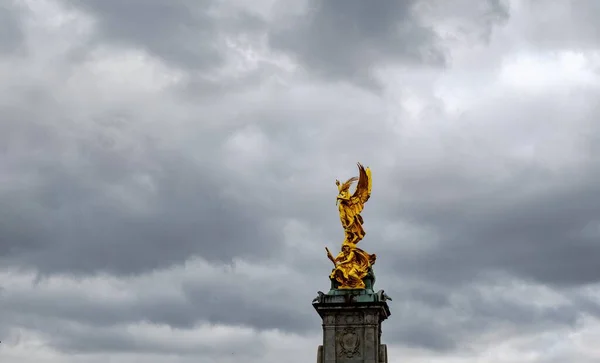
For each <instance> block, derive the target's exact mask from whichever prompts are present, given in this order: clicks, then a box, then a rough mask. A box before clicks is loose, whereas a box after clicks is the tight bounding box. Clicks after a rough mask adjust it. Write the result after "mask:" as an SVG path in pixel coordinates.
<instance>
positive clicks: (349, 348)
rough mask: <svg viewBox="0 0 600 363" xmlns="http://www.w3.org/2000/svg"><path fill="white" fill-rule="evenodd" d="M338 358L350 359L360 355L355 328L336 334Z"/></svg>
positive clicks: (358, 339) (358, 338)
mask: <svg viewBox="0 0 600 363" xmlns="http://www.w3.org/2000/svg"><path fill="white" fill-rule="evenodd" d="M337 338H338V339H337V340H338V344H339V347H340V350H339V353H338V355H339V356H340V357H343V356H345V357H346V358H352V357H355V356H357V355H359V354H360V337H359V335H358V333H357V332H356V329H355V328H345V329H344V330H342V331H341V332H339V333H338V336H337Z"/></svg>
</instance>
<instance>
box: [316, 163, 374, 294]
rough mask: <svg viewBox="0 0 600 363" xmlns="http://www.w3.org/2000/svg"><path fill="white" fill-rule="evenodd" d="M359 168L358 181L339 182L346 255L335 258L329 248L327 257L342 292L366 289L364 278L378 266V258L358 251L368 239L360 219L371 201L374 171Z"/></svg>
mask: <svg viewBox="0 0 600 363" xmlns="http://www.w3.org/2000/svg"><path fill="white" fill-rule="evenodd" d="M357 165H358V172H359V176H358V177H352V178H350V179H348V180H347V181H346V182H344V183H340V181H339V180H336V181H335V184H336V185H337V187H338V196H337V200H336V204H337V206H338V209H339V213H340V221H341V222H342V227H343V228H344V242H343V243H342V251H341V252H340V254H338V255H337V256H336V257H335V258H334V257H333V255H332V254H331V252H330V251H329V249H328V248H327V247H325V249H326V250H327V257H328V258H329V259H330V260H331V261H332V262H333V264H334V269H333V271H332V272H331V276H330V278H331V279H333V280H336V281H337V282H338V283H339V286H338V288H339V289H364V288H365V284H364V282H363V278H364V277H365V276H367V274H368V273H369V268H370V267H371V265H373V264H374V263H375V259H376V257H377V256H376V255H375V254H368V253H367V252H365V251H363V250H362V249H360V248H358V247H356V244H357V243H358V242H360V240H362V239H363V238H364V237H365V234H366V233H365V230H364V228H363V218H362V216H361V215H360V213H361V212H362V210H363V209H364V207H365V203H366V202H367V201H368V200H369V198H370V197H371V185H372V181H371V169H369V168H368V167H367V168H365V167H364V166H362V165H361V164H360V163H358V164H357ZM356 181H358V183H357V184H356V190H355V191H354V193H353V194H352V195H351V194H350V187H351V186H352V184H353V183H354V182H356Z"/></svg>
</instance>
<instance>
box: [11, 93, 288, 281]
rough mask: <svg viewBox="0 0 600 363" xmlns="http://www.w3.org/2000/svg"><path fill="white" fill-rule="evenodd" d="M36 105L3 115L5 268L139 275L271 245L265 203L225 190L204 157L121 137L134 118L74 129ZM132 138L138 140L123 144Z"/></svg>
mask: <svg viewBox="0 0 600 363" xmlns="http://www.w3.org/2000/svg"><path fill="white" fill-rule="evenodd" d="M38 106H39V108H38V109H36V110H29V111H16V110H9V109H6V108H5V109H4V112H3V114H4V117H5V119H4V121H3V123H2V126H1V127H0V128H1V129H2V130H3V131H4V132H3V133H2V134H3V135H5V136H6V137H7V139H6V140H5V143H3V144H4V145H5V147H8V148H7V151H6V152H5V155H4V156H3V165H4V166H6V167H7V168H8V169H7V170H5V171H6V172H8V171H10V172H11V175H13V176H14V177H15V179H14V180H15V181H14V182H13V183H10V182H7V183H5V188H3V190H2V192H1V193H0V200H1V203H2V205H3V206H4V207H3V208H2V211H1V212H0V215H1V216H2V218H0V261H2V263H3V264H6V265H11V266H15V267H24V268H35V269H37V270H38V271H40V272H42V273H50V272H69V271H70V272H73V273H92V272H96V271H100V270H103V271H109V272H112V273H118V274H120V273H140V272H143V271H147V270H151V269H154V268H159V267H164V266H168V265H171V264H176V263H180V262H182V261H185V260H186V259H187V258H189V257H190V256H193V255H197V256H202V257H203V258H206V259H208V260H219V261H223V262H226V261H231V259H232V258H233V257H234V256H246V257H255V258H266V257H268V256H269V253H272V252H273V251H276V250H277V241H278V239H279V238H278V235H277V232H276V230H275V229H272V228H271V226H270V225H269V223H270V222H269V217H267V215H268V214H270V213H271V212H269V211H268V210H267V209H268V208H267V209H265V208H263V207H262V206H261V205H259V204H254V205H252V208H249V205H248V203H250V204H251V203H252V201H251V200H248V201H239V200H233V199H231V197H229V196H227V195H225V194H224V192H225V189H224V188H228V187H231V183H232V182H235V181H229V180H226V178H227V176H226V175H224V174H219V173H218V172H215V170H214V169H213V165H212V164H211V163H210V162H209V161H203V162H199V161H197V160H192V159H191V158H190V157H189V156H185V155H183V154H181V153H180V152H168V151H166V150H161V149H160V148H159V147H158V146H157V145H156V141H155V140H153V139H152V137H151V135H148V137H147V138H144V137H143V136H140V134H129V133H127V132H126V131H124V130H123V129H122V128H125V127H126V126H127V125H128V124H130V123H131V122H134V121H132V120H131V119H130V120H127V118H125V119H124V120H123V121H121V122H122V124H121V125H120V126H119V122H117V123H116V125H117V126H114V125H113V126H106V125H104V126H101V127H99V128H98V129H97V132H96V133H92V134H86V133H85V132H84V133H81V134H78V133H79V132H82V131H83V130H84V128H85V127H84V126H82V125H80V124H78V123H70V122H69V121H68V120H67V119H62V118H61V116H60V115H61V113H62V112H63V111H64V110H62V109H61V108H60V106H56V105H55V106H56V107H59V108H58V109H52V110H51V111H50V109H46V110H42V108H43V104H42V103H38ZM47 113H49V114H53V115H54V116H46V114H47ZM107 117H108V118H110V120H112V121H115V120H117V119H118V118H115V116H114V115H112V116H107ZM101 118H102V117H101ZM87 121H89V120H87ZM80 122H84V121H83V120H80ZM89 122H91V125H94V127H97V126H98V124H97V123H95V122H93V121H89ZM56 123H58V124H61V123H62V124H64V125H65V127H66V128H67V129H69V130H70V132H65V131H64V129H62V128H61V127H55V126H54V125H56ZM67 125H70V126H67ZM69 127H70V128H69ZM71 132H72V133H71ZM140 132H142V133H143V131H140ZM128 137H133V138H136V139H137V138H138V137H139V138H140V139H139V140H141V141H140V142H139V144H138V145H137V146H135V147H133V146H132V147H126V146H123V145H124V144H123V141H122V139H123V138H128ZM209 144H210V143H209V142H208V141H207V144H206V145H207V147H208V148H209V149H207V151H208V152H210V146H209ZM24 145H31V147H29V148H26V149H25V148H24ZM207 155H208V154H207ZM213 155H216V151H213ZM207 159H208V158H206V159H204V160H207ZM19 178H22V180H26V181H25V182H24V184H23V183H21V182H19V181H18V180H19ZM233 186H234V187H235V185H233ZM114 193H117V194H116V195H115V194H114ZM132 198H133V199H132ZM136 201H140V203H141V204H140V206H139V207H136V206H135V205H136V203H137V202H136ZM132 204H133V207H132ZM271 243H274V244H273V245H272V244H271Z"/></svg>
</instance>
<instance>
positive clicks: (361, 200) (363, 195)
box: [349, 163, 372, 215]
mask: <svg viewBox="0 0 600 363" xmlns="http://www.w3.org/2000/svg"><path fill="white" fill-rule="evenodd" d="M357 165H358V173H359V174H358V184H357V185H356V191H354V194H352V197H350V203H349V204H350V205H351V206H352V212H353V214H355V215H356V214H359V213H360V212H362V210H363V208H364V207H365V203H366V202H367V200H369V198H370V197H371V185H372V181H371V180H372V179H371V169H369V168H368V167H367V168H365V167H364V166H362V165H361V164H360V163H357Z"/></svg>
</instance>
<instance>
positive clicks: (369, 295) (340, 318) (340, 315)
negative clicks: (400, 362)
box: [313, 276, 391, 363]
mask: <svg viewBox="0 0 600 363" xmlns="http://www.w3.org/2000/svg"><path fill="white" fill-rule="evenodd" d="M373 280H374V276H373ZM365 282H366V283H367V281H365ZM372 282H373V281H369V284H367V286H368V287H369V288H367V289H361V290H341V289H337V288H335V287H334V286H332V289H331V290H330V291H329V292H328V293H327V294H324V293H322V292H319V296H318V297H317V298H315V299H314V300H313V306H314V308H315V310H316V311H317V313H319V315H320V316H321V319H322V320H323V345H321V346H319V348H318V351H317V363H387V348H386V346H385V344H381V323H382V322H383V321H384V320H385V319H387V318H388V317H389V316H390V309H389V307H388V304H387V302H386V300H391V299H390V298H389V297H388V296H387V295H385V293H384V292H383V290H380V291H379V292H377V293H374V292H373V290H372V286H373V284H372Z"/></svg>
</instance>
